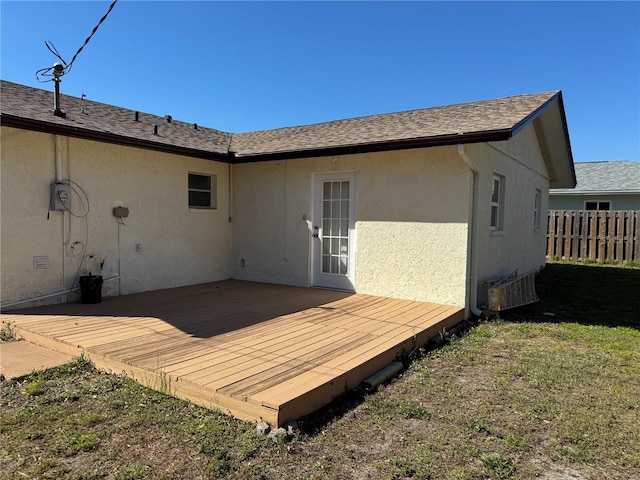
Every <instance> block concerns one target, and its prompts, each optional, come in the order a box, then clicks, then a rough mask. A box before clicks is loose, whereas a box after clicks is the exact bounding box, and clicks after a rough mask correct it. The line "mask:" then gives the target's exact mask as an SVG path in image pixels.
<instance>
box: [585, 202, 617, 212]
mask: <svg viewBox="0 0 640 480" xmlns="http://www.w3.org/2000/svg"><path fill="white" fill-rule="evenodd" d="M584 209H585V210H611V202H610V201H609V200H598V201H595V200H594V201H589V202H584Z"/></svg>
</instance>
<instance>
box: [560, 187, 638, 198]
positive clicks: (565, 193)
mask: <svg viewBox="0 0 640 480" xmlns="http://www.w3.org/2000/svg"><path fill="white" fill-rule="evenodd" d="M549 195H551V196H554V195H558V196H573V197H575V196H591V197H596V196H598V197H607V196H609V197H610V196H612V195H640V190H564V189H559V190H549Z"/></svg>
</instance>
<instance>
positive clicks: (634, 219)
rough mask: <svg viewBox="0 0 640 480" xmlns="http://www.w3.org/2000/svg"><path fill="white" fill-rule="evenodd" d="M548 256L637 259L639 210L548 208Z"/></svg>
mask: <svg viewBox="0 0 640 480" xmlns="http://www.w3.org/2000/svg"><path fill="white" fill-rule="evenodd" d="M548 222H549V223H548V228H547V258H548V259H559V260H574V261H584V260H587V259H588V260H592V261H595V262H607V263H619V264H622V263H625V262H631V261H640V242H639V237H640V210H609V211H604V210H598V211H596V210H549V215H548Z"/></svg>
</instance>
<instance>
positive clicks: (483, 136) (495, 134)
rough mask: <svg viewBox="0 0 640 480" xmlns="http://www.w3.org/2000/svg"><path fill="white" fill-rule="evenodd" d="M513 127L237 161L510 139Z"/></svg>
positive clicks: (241, 157) (258, 155) (238, 158)
mask: <svg viewBox="0 0 640 480" xmlns="http://www.w3.org/2000/svg"><path fill="white" fill-rule="evenodd" d="M510 137H511V130H510V129H504V130H490V131H486V132H473V133H459V134H455V135H442V136H439V137H423V138H411V139H404V140H390V141H384V142H369V143H362V144H355V145H339V146H335V147H327V148H311V149H301V150H286V151H280V152H269V153H253V154H251V153H250V154H245V155H242V154H236V156H235V161H234V163H250V162H266V161H269V160H287V159H295V158H311V157H327V156H332V155H348V154H358V153H372V152H385V151H390V150H407V149H411V148H424V147H438V146H447V145H456V144H458V143H478V142H489V141H501V140H508V139H509V138H510Z"/></svg>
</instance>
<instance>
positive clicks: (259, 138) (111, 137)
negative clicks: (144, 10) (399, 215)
mask: <svg viewBox="0 0 640 480" xmlns="http://www.w3.org/2000/svg"><path fill="white" fill-rule="evenodd" d="M1 87H2V90H1V92H2V102H1V114H2V123H3V124H4V125H7V126H14V127H18V128H27V129H32V130H38V131H46V132H50V133H57V134H61V135H69V136H75V137H81V138H88V139H92V140H99V141H105V142H110V143H119V144H123V145H130V146H137V147H141V148H150V149H155V150H161V151H169V152H174V153H180V154H185V155H191V156H197V157H201V158H209V159H212V160H222V161H228V162H232V163H237V162H251V161H260V160H268V159H284V158H302V157H311V156H322V155H338V154H346V153H361V152H372V151H384V150H397V149H403V148H416V147H428V146H437V145H454V144H457V143H471V142H486V141H498V140H507V139H509V138H510V137H511V136H513V135H514V134H515V133H516V132H517V131H518V130H519V129H521V128H522V127H524V126H525V125H527V124H528V123H529V122H531V121H533V120H534V119H536V118H538V117H542V118H546V117H548V120H546V121H545V122H546V123H548V124H549V127H548V128H546V129H543V130H544V132H542V136H543V137H544V134H547V135H548V137H549V138H550V141H551V142H552V143H553V146H554V147H555V148H558V146H559V148H560V150H561V153H560V154H559V155H555V156H554V157H557V159H559V162H560V163H567V161H568V162H569V165H570V166H569V167H568V168H569V169H570V170H571V171H570V172H569V177H571V176H572V175H573V170H572V169H571V163H572V159H571V147H570V144H569V136H568V131H567V127H566V121H565V118H564V107H563V106H562V94H561V92H559V91H553V92H547V93H539V94H527V95H518V96H512V97H505V98H500V99H495V100H486V101H480V102H472V103H463V104H457V105H450V106H442V107H434V108H425V109H420V110H411V111H406V112H399V113H388V114H382V115H372V116H367V117H359V118H351V119H347V120H337V121H332V122H325V123H318V124H313V125H305V126H298V127H288V128H279V129H273V130H262V131H255V132H247V133H234V134H232V133H227V132H222V131H220V130H215V129H212V128H205V127H202V126H197V125H195V124H192V123H185V122H181V121H177V120H174V119H170V118H167V117H164V118H163V117H159V116H154V115H149V114H145V113H138V112H134V111H133V110H128V109H124V108H120V107H115V106H112V105H106V104H103V103H98V102H94V101H90V100H86V99H79V98H76V97H70V96H67V95H62V96H61V100H60V105H61V110H62V111H64V112H65V113H66V118H61V117H57V116H55V115H53V104H54V99H53V92H51V91H45V90H39V89H35V88H32V87H26V86H23V85H19V84H15V83H11V82H7V81H2V83H1ZM552 104H555V105H557V106H558V108H557V109H555V110H556V113H554V114H552V115H547V114H545V111H546V110H547V107H549V106H550V105H552ZM156 127H157V128H156ZM551 137H553V138H551ZM556 166H558V165H556ZM560 169H561V170H565V173H566V169H567V167H566V166H562V165H560ZM550 170H553V168H550ZM564 178H567V177H566V175H564ZM552 183H553V181H552ZM564 183H565V184H567V181H565V182H564ZM569 183H570V181H569ZM558 186H565V185H558Z"/></svg>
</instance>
